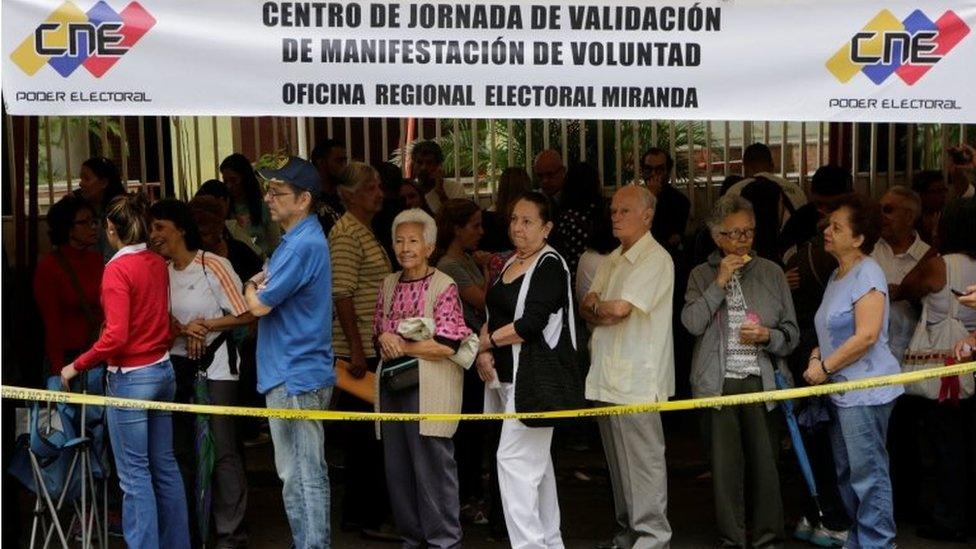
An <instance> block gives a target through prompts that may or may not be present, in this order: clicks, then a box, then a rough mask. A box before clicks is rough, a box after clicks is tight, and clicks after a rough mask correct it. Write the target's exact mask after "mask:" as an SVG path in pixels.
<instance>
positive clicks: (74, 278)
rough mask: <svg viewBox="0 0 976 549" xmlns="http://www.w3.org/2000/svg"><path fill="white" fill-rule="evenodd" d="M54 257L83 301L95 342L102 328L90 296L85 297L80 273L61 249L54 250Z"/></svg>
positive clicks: (90, 332) (91, 334) (82, 308)
mask: <svg viewBox="0 0 976 549" xmlns="http://www.w3.org/2000/svg"><path fill="white" fill-rule="evenodd" d="M54 258H55V259H57V261H58V264H59V265H61V268H62V269H64V272H66V273H67V274H68V279H69V280H70V281H71V287H72V288H74V290H75V292H76V293H77V294H78V299H79V300H80V301H81V311H82V313H84V315H85V320H87V321H88V326H89V335H88V339H89V342H94V341H95V340H96V339H98V335H97V334H98V330H99V328H101V326H100V325H99V322H98V318H97V317H96V316H95V311H93V310H92V307H91V303H89V302H88V298H87V297H85V290H84V289H82V287H81V281H79V280H78V274H77V273H75V270H74V269H72V268H71V264H70V263H68V258H67V257H65V256H64V254H62V253H61V250H60V249H57V250H55V251H54Z"/></svg>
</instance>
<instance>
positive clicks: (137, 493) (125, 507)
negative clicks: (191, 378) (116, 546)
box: [107, 360, 190, 549]
mask: <svg viewBox="0 0 976 549" xmlns="http://www.w3.org/2000/svg"><path fill="white" fill-rule="evenodd" d="M175 391H176V378H175V377H174V375H173V366H172V364H170V362H169V360H164V361H162V362H159V363H157V364H154V365H152V366H146V367H144V368H139V369H137V370H133V371H131V372H127V373H122V372H117V373H113V372H109V373H108V394H109V396H113V397H121V398H134V399H143V400H160V401H172V400H173V394H174V393H175ZM107 417H108V429H109V435H110V436H111V441H112V452H113V454H114V455H115V463H116V467H117V468H118V472H119V483H120V484H121V486H122V492H123V494H124V495H123V498H122V529H123V530H124V533H125V543H126V545H127V546H129V547H139V548H140V549H141V548H146V549H156V548H158V547H165V548H166V549H188V548H189V547H190V536H189V529H188V527H187V511H186V496H185V495H184V493H183V480H182V479H181V478H180V470H179V468H178V467H177V465H176V457H175V456H174V455H173V418H172V413H170V412H163V411H158V410H141V409H129V408H113V407H110V408H108V412H107Z"/></svg>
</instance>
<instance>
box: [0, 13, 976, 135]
mask: <svg viewBox="0 0 976 549" xmlns="http://www.w3.org/2000/svg"><path fill="white" fill-rule="evenodd" d="M2 6H3V7H2V9H3V13H2V16H3V22H2V25H3V82H2V84H3V99H4V101H6V103H7V108H8V110H9V112H10V113H12V114H19V115H239V116H256V115H277V116H357V117H359V116H365V117H384V116H390V117H402V116H416V117H445V118H454V117H456V118H569V119H598V118H605V119H676V120H784V121H785V120H827V121H877V122H889V121H890V122H905V121H913V122H976V36H974V34H976V33H973V32H972V31H973V27H974V26H976V0H954V1H950V0H946V1H941V0H914V1H904V0H887V1H876V0H705V1H692V0H687V1H683V0H665V1H654V2H651V1H643V2H638V1H621V0H611V1H603V0H548V1H541V0H539V1H538V2H533V1H522V2H514V1H503V0H486V1H481V0H479V1H478V2H469V1H461V0H458V1H454V2H452V1H437V2H430V1H419V0H418V1H414V0H409V1H402V2H384V1H374V2H369V1H347V2H329V1H322V2H265V1H262V0H233V1H231V0H138V1H129V0H108V1H98V2H95V1H93V0H68V1H61V0H3V2H2Z"/></svg>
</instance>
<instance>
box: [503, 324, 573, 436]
mask: <svg viewBox="0 0 976 549" xmlns="http://www.w3.org/2000/svg"><path fill="white" fill-rule="evenodd" d="M568 322H569V319H568V318H566V315H565V313H564V316H563V329H562V333H561V334H560V336H559V344H557V345H556V348H555V349H550V348H549V345H548V344H547V343H546V342H545V341H544V340H541V339H540V340H538V341H527V342H525V343H523V344H522V350H521V351H520V352H519V367H518V372H517V373H516V380H515V411H516V412H530V413H531V412H553V411H557V410H576V409H580V408H585V407H586V400H585V398H584V396H583V381H582V379H581V376H580V371H579V368H578V366H577V354H576V351H575V350H574V349H573V345H572V340H571V339H570V337H569V333H568V331H569V325H568V324H567V323H568ZM520 421H521V422H522V423H523V424H525V426H526V427H553V426H555V425H556V423H557V422H558V421H559V420H558V419H554V418H543V419H522V420H520Z"/></svg>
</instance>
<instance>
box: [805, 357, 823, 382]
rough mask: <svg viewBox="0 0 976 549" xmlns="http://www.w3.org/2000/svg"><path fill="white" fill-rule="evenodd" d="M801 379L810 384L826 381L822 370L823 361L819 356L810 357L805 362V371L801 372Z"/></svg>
mask: <svg viewBox="0 0 976 549" xmlns="http://www.w3.org/2000/svg"><path fill="white" fill-rule="evenodd" d="M803 379H805V380H807V383H809V384H810V385H820V384H821V383H823V382H825V381H827V374H826V373H825V372H824V370H823V363H821V362H820V359H819V358H811V359H810V362H808V363H807V371H805V372H803Z"/></svg>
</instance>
